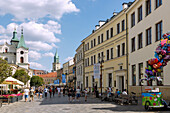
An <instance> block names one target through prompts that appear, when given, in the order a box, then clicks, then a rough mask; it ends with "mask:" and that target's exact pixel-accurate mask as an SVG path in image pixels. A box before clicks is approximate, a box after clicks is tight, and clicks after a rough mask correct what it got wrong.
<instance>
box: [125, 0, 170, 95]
mask: <svg viewBox="0 0 170 113" xmlns="http://www.w3.org/2000/svg"><path fill="white" fill-rule="evenodd" d="M169 5H170V1H169V0H136V1H135V2H134V3H133V4H132V5H131V6H130V8H128V10H127V11H126V14H127V16H128V17H127V19H128V42H129V45H128V51H129V65H128V66H129V91H130V92H131V91H134V92H136V93H137V94H139V95H140V93H141V91H142V90H144V88H145V86H147V85H148V82H146V81H144V82H140V79H141V78H144V74H145V67H147V61H148V60H149V59H151V58H154V52H155V50H156V47H157V45H158V44H159V43H160V39H161V35H162V34H163V33H166V32H168V31H170V21H169V15H167V14H168V13H169V11H170V7H169ZM169 69H170V64H169V63H168V65H167V66H166V67H164V68H163V72H162V73H160V74H161V77H162V79H163V81H162V82H158V81H152V85H153V86H154V87H160V90H162V92H163V90H164V91H165V89H167V92H170V90H169V89H170V88H168V85H170V82H169V80H170V76H169V73H170V70H169ZM141 85H142V86H143V87H141ZM165 86H166V88H165ZM166 94H168V93H165V94H164V95H166ZM166 97H168V96H166ZM169 98H170V96H169Z"/></svg>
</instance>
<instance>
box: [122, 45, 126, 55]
mask: <svg viewBox="0 0 170 113" xmlns="http://www.w3.org/2000/svg"><path fill="white" fill-rule="evenodd" d="M123 55H125V43H123V44H122V56H123Z"/></svg>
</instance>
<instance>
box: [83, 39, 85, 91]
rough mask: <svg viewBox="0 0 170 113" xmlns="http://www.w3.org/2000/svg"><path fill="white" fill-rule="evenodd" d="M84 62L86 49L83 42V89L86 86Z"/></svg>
mask: <svg viewBox="0 0 170 113" xmlns="http://www.w3.org/2000/svg"><path fill="white" fill-rule="evenodd" d="M84 62H85V49H84V42H83V90H84V88H85V66H84Z"/></svg>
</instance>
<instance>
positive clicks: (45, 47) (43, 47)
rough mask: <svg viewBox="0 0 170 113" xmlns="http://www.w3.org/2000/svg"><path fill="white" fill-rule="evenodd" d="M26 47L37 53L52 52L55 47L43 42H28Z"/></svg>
mask: <svg viewBox="0 0 170 113" xmlns="http://www.w3.org/2000/svg"><path fill="white" fill-rule="evenodd" d="M26 45H27V46H28V47H29V49H31V50H35V51H50V50H51V49H52V48H53V46H51V45H49V44H48V43H44V42H41V41H26Z"/></svg>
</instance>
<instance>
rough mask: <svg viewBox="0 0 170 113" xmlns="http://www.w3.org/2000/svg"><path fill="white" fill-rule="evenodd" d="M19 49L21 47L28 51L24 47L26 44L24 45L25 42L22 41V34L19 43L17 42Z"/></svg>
mask: <svg viewBox="0 0 170 113" xmlns="http://www.w3.org/2000/svg"><path fill="white" fill-rule="evenodd" d="M20 47H23V48H25V49H28V48H27V47H26V44H25V41H24V36H23V33H22V34H21V38H20V41H19V44H18V47H17V48H20Z"/></svg>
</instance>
